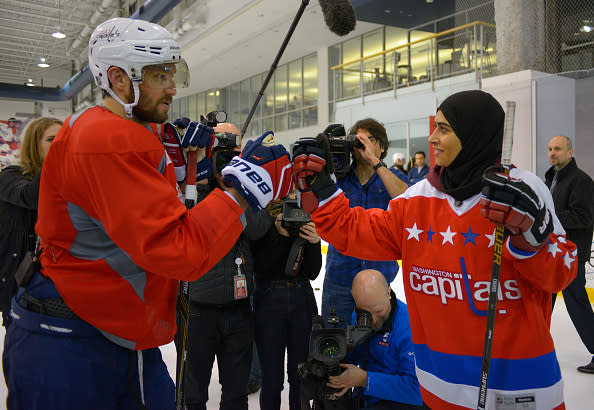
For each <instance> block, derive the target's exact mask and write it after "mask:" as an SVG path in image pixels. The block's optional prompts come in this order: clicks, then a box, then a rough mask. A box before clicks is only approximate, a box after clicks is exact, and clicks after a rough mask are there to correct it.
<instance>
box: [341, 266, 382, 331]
mask: <svg viewBox="0 0 594 410" xmlns="http://www.w3.org/2000/svg"><path fill="white" fill-rule="evenodd" d="M351 294H352V295H353V299H355V304H356V305H357V307H358V308H359V309H363V310H366V311H368V312H369V313H371V316H372V318H373V320H372V324H373V328H374V329H375V330H378V329H380V328H381V327H382V325H383V324H384V321H385V320H386V319H387V318H388V317H389V316H390V286H389V285H388V282H387V281H386V278H385V277H384V275H383V274H382V273H381V272H380V271H377V270H375V269H366V270H362V271H361V272H359V273H357V275H356V276H355V278H354V279H353V285H352V288H351Z"/></svg>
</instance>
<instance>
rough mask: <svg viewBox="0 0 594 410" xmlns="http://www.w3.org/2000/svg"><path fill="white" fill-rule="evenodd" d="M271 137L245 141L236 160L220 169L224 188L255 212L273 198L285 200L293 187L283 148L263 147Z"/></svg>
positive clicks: (269, 133) (275, 146) (285, 152)
mask: <svg viewBox="0 0 594 410" xmlns="http://www.w3.org/2000/svg"><path fill="white" fill-rule="evenodd" d="M273 135H274V134H272V132H267V133H264V134H263V135H262V136H260V137H259V138H258V139H256V140H253V141H248V143H247V144H246V146H245V148H244V149H243V151H242V152H241V155H240V156H239V157H234V158H233V159H232V160H231V161H230V162H229V164H228V165H227V166H226V167H225V168H223V170H222V171H221V175H223V180H224V181H225V184H227V186H233V187H234V188H235V189H236V190H237V191H238V192H239V193H240V194H241V195H242V196H243V197H244V198H245V200H246V201H247V202H248V203H249V204H250V206H251V207H252V208H253V209H255V210H261V209H264V208H265V207H266V205H268V203H269V202H270V201H272V200H273V199H278V198H284V197H285V196H287V194H288V193H289V192H290V191H291V190H292V188H293V175H292V172H291V162H290V160H289V153H288V152H287V150H286V149H285V148H284V147H283V146H282V145H266V144H267V141H268V140H271V137H272V136H273Z"/></svg>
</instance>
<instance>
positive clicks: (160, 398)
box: [2, 275, 175, 410]
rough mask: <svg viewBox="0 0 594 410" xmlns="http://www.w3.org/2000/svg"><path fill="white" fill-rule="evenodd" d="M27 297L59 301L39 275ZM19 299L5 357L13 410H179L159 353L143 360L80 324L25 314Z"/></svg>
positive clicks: (144, 355) (150, 353) (148, 352)
mask: <svg viewBox="0 0 594 410" xmlns="http://www.w3.org/2000/svg"><path fill="white" fill-rule="evenodd" d="M32 285H33V286H32ZM52 288H53V289H52ZM28 291H29V293H30V294H32V295H33V296H36V297H58V296H59V295H58V294H57V291H56V290H55V287H54V286H53V284H52V283H51V282H49V281H47V280H44V279H42V278H41V276H40V275H36V276H35V277H34V279H33V280H32V283H31V285H30V286H29V287H28ZM21 293H22V289H21V290H20V291H19V295H17V296H16V297H15V298H13V301H12V311H11V314H12V318H13V322H12V324H11V326H9V327H8V329H7V332H6V338H5V341H4V353H3V357H2V362H3V366H4V369H3V370H4V375H5V378H6V384H7V387H8V398H7V407H8V409H9V410H17V409H44V410H54V409H55V410H68V409H76V410H80V409H89V410H91V409H93V410H94V409H97V410H103V409H105V410H118V409H122V410H123V409H139V408H140V409H142V408H143V407H141V405H139V403H142V401H143V399H144V403H145V404H144V406H145V407H144V408H146V409H150V410H163V409H173V408H174V407H175V406H174V401H175V387H174V384H173V381H172V379H171V377H170V376H169V373H168V371H167V367H166V366H165V363H164V362H163V359H162V357H161V352H160V350H159V349H158V348H154V349H147V350H143V351H142V352H141V353H140V354H139V353H138V352H135V351H131V350H128V349H125V348H123V347H121V346H118V345H116V344H114V343H112V342H110V341H109V340H107V339H106V338H105V337H104V336H103V335H102V334H101V333H100V332H99V331H98V330H97V329H95V328H94V327H92V326H91V325H89V324H88V323H86V322H84V321H82V320H77V319H63V318H58V317H53V316H47V315H42V314H39V313H35V312H31V311H28V310H25V309H24V308H23V307H22V305H21V304H20V303H19V302H20V294H21ZM139 368H140V369H141V372H142V376H139Z"/></svg>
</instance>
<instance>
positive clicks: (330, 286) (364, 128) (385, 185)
mask: <svg viewBox="0 0 594 410" xmlns="http://www.w3.org/2000/svg"><path fill="white" fill-rule="evenodd" d="M348 135H357V139H358V140H359V142H361V144H362V146H363V147H362V148H357V147H355V148H353V163H352V165H351V169H350V171H349V172H348V173H347V174H346V175H345V176H344V177H343V178H341V179H339V180H338V182H337V185H338V187H339V188H340V189H342V190H343V191H344V193H345V195H346V197H347V198H348V199H349V202H350V207H351V208H354V207H356V206H360V207H363V208H365V209H369V208H381V209H387V207H388V203H389V202H390V199H392V198H394V197H396V196H398V195H400V194H402V193H403V192H404V191H405V190H406V189H407V188H408V183H407V181H406V178H402V179H401V178H399V177H398V176H397V175H396V172H395V170H394V169H388V168H387V167H386V165H385V164H384V163H383V161H382V160H383V159H384V158H385V157H386V154H387V151H388V145H389V142H388V135H387V133H386V129H385V128H384V126H383V125H382V124H381V123H380V122H378V121H377V120H375V119H373V118H365V119H362V120H359V121H357V122H356V123H355V124H354V125H353V126H352V127H351V129H350V130H349V133H348ZM364 269H376V270H379V271H380V272H382V274H383V275H384V276H385V277H386V280H387V281H388V283H390V282H392V280H394V278H395V277H396V274H397V273H398V264H397V262H395V261H390V262H378V261H367V260H362V259H356V258H352V257H350V256H344V255H342V254H341V253H340V252H338V251H337V250H336V248H334V246H332V245H328V254H327V257H326V275H325V277H324V290H323V292H322V316H323V317H324V319H326V320H327V319H328V318H329V317H330V313H331V311H332V310H335V311H336V315H337V317H339V318H343V319H344V320H349V318H350V317H351V313H352V312H353V309H354V308H355V301H354V300H353V297H352V296H351V284H352V281H353V278H354V277H355V275H356V274H357V273H358V272H360V271H362V270H364ZM340 326H342V327H344V326H345V324H344V322H342V323H341V324H340Z"/></svg>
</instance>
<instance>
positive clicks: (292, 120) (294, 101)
mask: <svg viewBox="0 0 594 410" xmlns="http://www.w3.org/2000/svg"><path fill="white" fill-rule="evenodd" d="M302 65H303V60H302V59H299V60H295V61H293V62H292V63H290V64H289V128H290V129H293V128H301V123H302V122H301V115H302V114H303V88H302V86H303V67H302Z"/></svg>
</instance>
